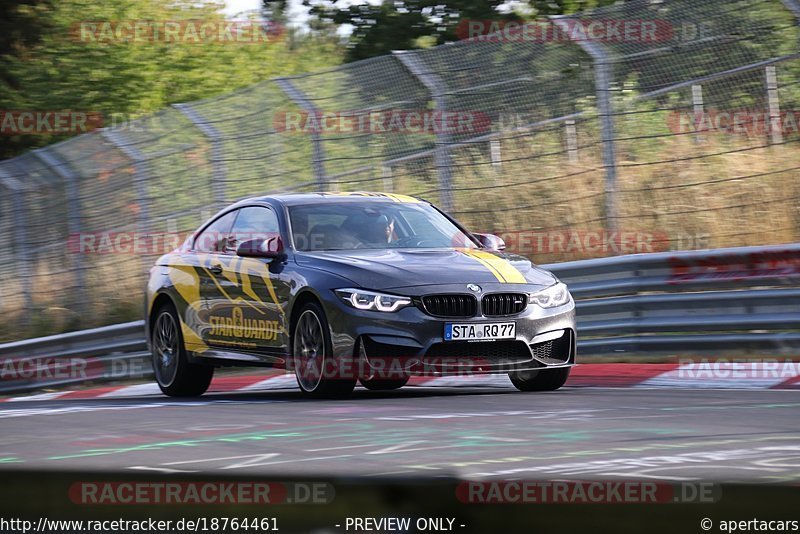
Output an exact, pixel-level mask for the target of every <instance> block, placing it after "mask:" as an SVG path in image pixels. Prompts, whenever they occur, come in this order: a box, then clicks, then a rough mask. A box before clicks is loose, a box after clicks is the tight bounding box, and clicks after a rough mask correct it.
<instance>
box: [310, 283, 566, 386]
mask: <svg viewBox="0 0 800 534" xmlns="http://www.w3.org/2000/svg"><path fill="white" fill-rule="evenodd" d="M498 290H500V291H502V290H506V291H507V289H505V288H500V289H498ZM487 292H488V291H487ZM331 293H332V292H331ZM325 305H326V308H327V310H326V311H327V315H328V321H329V323H330V328H331V340H332V344H333V352H334V356H335V357H336V358H338V359H340V360H341V359H348V360H350V359H352V360H356V361H357V362H358V365H357V368H358V369H359V370H360V374H361V375H362V376H366V377H369V376H371V375H372V376H393V375H396V374H403V375H430V376H444V375H458V374H483V373H508V372H514V371H526V370H534V369H543V368H556V367H570V366H572V365H574V364H575V356H576V328H575V304H574V302H573V301H572V299H570V301H569V302H568V303H567V304H565V305H563V306H560V307H557V308H552V309H543V308H541V307H539V306H537V305H535V304H529V305H528V306H527V308H526V309H525V310H524V311H523V312H522V313H519V314H516V315H512V316H503V317H487V316H484V315H480V314H479V315H476V316H474V317H470V318H440V317H433V316H431V315H428V314H427V313H425V312H424V311H422V310H421V309H419V308H418V307H415V306H409V307H406V308H403V309H401V310H398V311H397V312H391V313H384V312H376V311H362V310H356V309H354V308H352V307H350V306H348V305H347V304H345V303H344V302H342V301H341V300H340V299H339V298H337V297H336V296H335V295H332V296H331V298H329V299H327V302H325ZM511 321H513V322H514V323H515V324H516V337H515V339H509V340H502V341H501V340H498V341H475V342H463V341H444V328H445V324H447V323H458V324H465V323H492V322H498V323H500V322H511Z"/></svg>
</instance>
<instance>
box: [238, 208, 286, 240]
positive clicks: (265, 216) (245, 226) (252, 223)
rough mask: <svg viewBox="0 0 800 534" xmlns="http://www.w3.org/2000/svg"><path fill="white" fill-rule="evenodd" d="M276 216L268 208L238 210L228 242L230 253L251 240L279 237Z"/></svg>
mask: <svg viewBox="0 0 800 534" xmlns="http://www.w3.org/2000/svg"><path fill="white" fill-rule="evenodd" d="M279 232H280V228H279V225H278V216H277V215H275V212H274V211H272V210H271V209H269V208H262V207H258V206H251V207H247V208H242V209H240V210H239V215H238V216H237V217H236V222H234V223H233V230H232V231H231V234H232V239H231V240H230V241H229V242H228V247H230V248H229V250H230V251H235V250H236V247H238V246H239V245H241V244H242V243H244V242H245V241H250V240H251V239H268V238H270V237H275V236H277V235H279Z"/></svg>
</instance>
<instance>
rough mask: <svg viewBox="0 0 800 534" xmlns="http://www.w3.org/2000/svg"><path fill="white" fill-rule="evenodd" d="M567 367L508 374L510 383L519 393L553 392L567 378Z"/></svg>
mask: <svg viewBox="0 0 800 534" xmlns="http://www.w3.org/2000/svg"><path fill="white" fill-rule="evenodd" d="M569 370H570V368H569V367H560V368H558V369H534V370H532V371H516V372H513V373H508V377H509V378H510V379H511V383H512V384H514V386H515V387H516V388H517V389H518V390H520V391H555V390H557V389H558V388H560V387H561V386H563V385H564V383H565V382H566V381H567V378H569Z"/></svg>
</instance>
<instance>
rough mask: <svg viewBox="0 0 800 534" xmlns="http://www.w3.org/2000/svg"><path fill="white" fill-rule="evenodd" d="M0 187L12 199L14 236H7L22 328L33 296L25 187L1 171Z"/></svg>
mask: <svg viewBox="0 0 800 534" xmlns="http://www.w3.org/2000/svg"><path fill="white" fill-rule="evenodd" d="M0 185H4V186H5V187H6V188H7V189H8V190H9V191H10V192H11V197H12V198H13V202H12V204H13V208H12V210H13V212H12V215H11V217H12V219H13V221H14V235H13V236H9V238H10V241H11V243H12V247H13V248H14V256H16V258H17V277H18V279H19V280H20V286H21V288H22V302H23V305H24V307H25V312H26V313H22V314H20V317H19V320H20V322H21V323H22V326H23V327H27V326H28V324H29V323H30V317H31V313H29V312H30V311H31V310H33V294H32V287H31V273H32V272H33V269H32V265H31V255H30V244H29V242H28V223H27V220H26V219H27V217H26V214H25V210H26V207H27V206H26V204H25V186H24V185H23V184H22V183H21V182H20V181H19V180H17V179H15V178H12V177H11V176H9V175H8V174H6V173H5V172H4V171H3V170H0Z"/></svg>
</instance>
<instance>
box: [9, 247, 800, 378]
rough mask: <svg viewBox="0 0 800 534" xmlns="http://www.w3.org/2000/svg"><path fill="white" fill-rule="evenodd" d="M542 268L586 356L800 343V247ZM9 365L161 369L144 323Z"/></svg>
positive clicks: (53, 371) (15, 346)
mask: <svg viewBox="0 0 800 534" xmlns="http://www.w3.org/2000/svg"><path fill="white" fill-rule="evenodd" d="M542 267H544V268H546V269H548V270H551V271H553V272H554V273H556V275H557V276H558V277H559V278H561V279H562V280H563V281H564V282H566V283H567V284H568V285H569V287H570V291H571V292H572V294H573V296H574V297H575V300H576V302H577V308H578V331H579V341H578V351H579V354H591V355H624V354H631V355H641V354H648V353H657V352H663V351H669V352H673V353H695V354H697V353H698V351H715V350H737V351H742V350H746V351H755V352H757V353H758V354H785V355H791V354H793V353H795V352H796V351H797V350H798V348H800V289H798V286H800V245H785V246H776V247H742V248H730V249H717V250H703V251H691V252H662V253H655V254H633V255H628V256H617V257H612V258H601V259H593V260H582V261H574V262H567V263H559V264H552V265H543V266H542ZM0 361H2V362H4V364H3V367H2V368H0V373H3V371H4V370H8V369H13V370H14V371H15V372H14V373H13V376H12V379H11V380H9V379H8V377H7V376H5V375H2V376H0V392H11V391H26V390H32V389H40V388H44V387H55V386H62V385H67V384H72V383H77V382H86V381H95V382H102V381H108V380H119V379H122V378H127V377H132V376H136V377H143V376H148V375H150V374H152V370H151V368H150V363H149V359H148V354H147V352H146V346H145V341H144V322H143V321H134V322H130V323H125V324H119V325H113V326H106V327H102V328H94V329H91V330H83V331H79V332H71V333H68V334H60V335H55V336H48V337H42V338H36V339H28V340H23V341H17V342H14V343H7V344H4V345H0ZM26 366H27V367H26ZM76 367H77V368H78V369H76ZM26 369H29V374H30V375H31V376H30V377H26V376H25V374H26V372H25V370H26ZM48 370H49V371H50V373H49V375H51V376H48V372H47V371H48ZM43 374H44V376H42V375H43Z"/></svg>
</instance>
